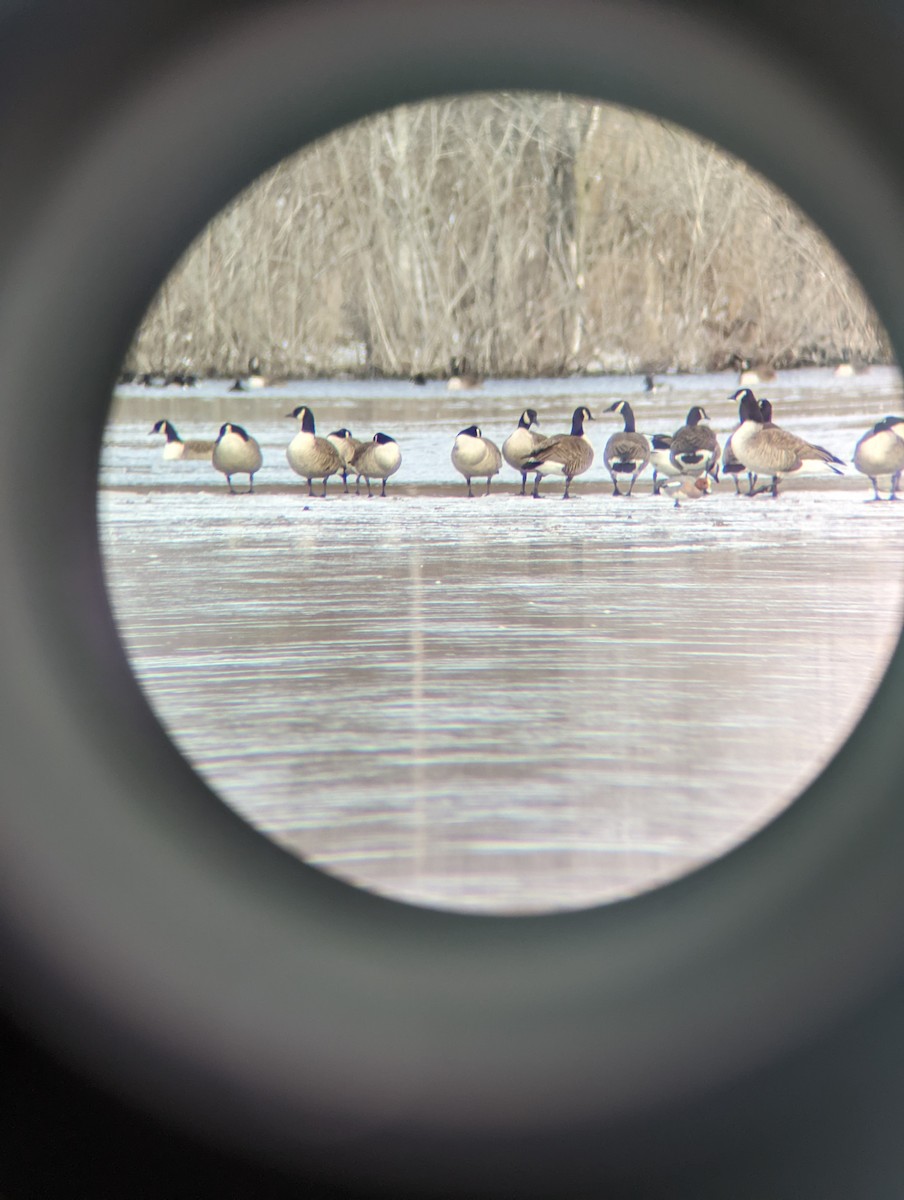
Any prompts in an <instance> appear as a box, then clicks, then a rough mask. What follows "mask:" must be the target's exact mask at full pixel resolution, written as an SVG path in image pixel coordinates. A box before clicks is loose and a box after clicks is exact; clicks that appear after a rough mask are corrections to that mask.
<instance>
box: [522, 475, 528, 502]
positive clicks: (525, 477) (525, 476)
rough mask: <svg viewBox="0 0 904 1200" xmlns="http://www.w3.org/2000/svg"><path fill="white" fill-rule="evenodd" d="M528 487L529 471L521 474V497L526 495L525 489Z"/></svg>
mask: <svg viewBox="0 0 904 1200" xmlns="http://www.w3.org/2000/svg"><path fill="white" fill-rule="evenodd" d="M526 487H527V471H522V472H521V495H522V496H523V495H524V489H525V488H526Z"/></svg>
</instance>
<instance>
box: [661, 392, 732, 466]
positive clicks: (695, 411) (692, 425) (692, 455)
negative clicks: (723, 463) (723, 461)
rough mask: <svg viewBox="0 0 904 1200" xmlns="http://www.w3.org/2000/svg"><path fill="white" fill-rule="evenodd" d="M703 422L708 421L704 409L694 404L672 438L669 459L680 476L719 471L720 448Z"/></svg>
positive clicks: (716, 439)
mask: <svg viewBox="0 0 904 1200" xmlns="http://www.w3.org/2000/svg"><path fill="white" fill-rule="evenodd" d="M705 420H709V417H708V416H707V414H706V411H705V409H703V408H701V406H700V405H699V404H695V405H694V406H693V407H692V408H691V410H690V411H689V412H688V414H687V420H686V421H685V423H684V425H682V426H681V428H680V429H679V430H678V431H677V432H676V434H675V436H674V437H673V438H672V445H671V449H670V451H669V457H670V458H671V460H672V466H674V467H675V468H676V469H677V470H678V471H679V472H680V473H681V474H682V475H702V474H703V473H704V471H706V472H708V473H710V474H712V473H713V472H714V471H718V469H719V454H720V451H721V447H720V445H719V441H718V438H717V437H716V435H715V434H714V433H713V431H712V430H711V429H710V427H709V426H708V425H704V424H703V423H702V422H703V421H705Z"/></svg>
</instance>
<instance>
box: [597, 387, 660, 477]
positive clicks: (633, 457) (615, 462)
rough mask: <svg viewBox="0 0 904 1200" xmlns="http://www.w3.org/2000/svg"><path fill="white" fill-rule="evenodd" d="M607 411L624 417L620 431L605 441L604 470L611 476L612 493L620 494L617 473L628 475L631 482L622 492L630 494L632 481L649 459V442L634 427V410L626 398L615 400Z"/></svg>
mask: <svg viewBox="0 0 904 1200" xmlns="http://www.w3.org/2000/svg"><path fill="white" fill-rule="evenodd" d="M606 412H607V413H618V414H619V415H620V416H622V417H623V418H624V421H625V428H624V431H623V432H622V433H613V435H612V437H611V438H609V440H608V442H606V449H605V450H604V451H603V461H604V462H605V464H606V470H607V471H608V472H609V474H610V476H611V477H612V495H613V496H620V495H622V493H621V492H620V491H619V490H618V478H617V476H618V475H630V476H631V482H630V483H629V484H628V490H627V492H625V493H624V494H625V495H626V496H630V495H631V489H632V488H633V487H634V481H635V480H636V479H637V476H638V475H639V474H640V473H641V471H642V470H643V469H644V467H646V465H647V463H648V462H649V461H650V443H649V442H648V441H647V439H646V438H645V437H644V435H643V434H642V433H637V431H636V430H635V428H634V412H633V409H632V408H631V405H630V404H629V403H628V402H627V400H616V401H615V403H614V404H610V406H609V407H608V408H607V409H606Z"/></svg>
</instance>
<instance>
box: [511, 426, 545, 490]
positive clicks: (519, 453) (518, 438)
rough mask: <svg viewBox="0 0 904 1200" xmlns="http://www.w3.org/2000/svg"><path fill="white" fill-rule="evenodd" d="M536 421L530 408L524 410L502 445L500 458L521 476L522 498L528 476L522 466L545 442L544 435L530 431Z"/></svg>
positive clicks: (533, 430)
mask: <svg viewBox="0 0 904 1200" xmlns="http://www.w3.org/2000/svg"><path fill="white" fill-rule="evenodd" d="M537 420H538V418H537V414H536V411H535V410H534V409H532V408H526V409H525V410H524V412H523V413H522V414H521V416H520V418H519V420H518V424H517V426H516V427H515V431H514V433H510V434H509V435H508V437H507V438H506V439H505V441H504V442H503V443H502V457H503V458H504V459H505V461H506V462H507V463H508V465H509V466H510V467H514V469H515V470H516V471H517V472H518V473H519V474H520V475H521V495H522V496H523V495H524V493H525V490H526V488H527V474H528V473H527V471H525V470H524V464H525V462H526V461H527V459H529V458H530V456H531V454H533V452H534V450H535V449H536V448H537V446H539V444H540V443H541V442H543V441H545V440H546V437H545V435H544V434H542V433H539V432H538V431H537V430H535V429H531V426H532V425H536V424H537Z"/></svg>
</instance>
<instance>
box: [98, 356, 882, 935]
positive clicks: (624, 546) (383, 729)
mask: <svg viewBox="0 0 904 1200" xmlns="http://www.w3.org/2000/svg"><path fill="white" fill-rule="evenodd" d="M669 383H670V384H671V390H669V391H666V392H663V393H656V394H655V395H652V396H646V395H644V393H643V392H642V390H641V382H640V381H639V380H624V379H618V380H612V379H604V380H592V381H590V380H581V381H577V382H575V381H561V380H554V381H539V382H538V381H531V382H529V383H528V382H521V383H519V382H518V381H506V382H504V383H503V382H500V383H496V384H493V385H489V384H488V385H486V386H485V387H484V388H483V389H481V390H480V391H475V392H473V393H468V394H467V395H458V396H455V397H454V398H453V397H452V396H451V395H447V394H446V393H445V392H444V391H443V390H442V388H441V387H440V385H433V387H431V388H427V389H424V388H416V387H414V386H413V385H409V384H404V383H402V384H399V383H395V384H389V383H380V384H360V385H359V384H351V383H341V384H337V383H332V384H322V383H308V384H294V385H288V384H287V385H283V386H282V387H280V388H273V389H266V390H265V391H262V392H259V393H253V394H248V395H241V396H238V397H236V396H232V397H230V396H228V395H227V394H226V393H225V387H226V386H228V383H227V385H225V386H224V385H223V384H222V383H221V384H219V385H216V384H214V383H208V384H205V385H204V386H203V387H202V388H201V389H199V390H198V391H199V393H200V394H193V393H190V392H178V393H174V392H170V391H167V392H166V393H160V394H155V393H154V392H153V391H152V390H151V389H144V388H141V389H128V390H125V389H124V390H121V391H120V392H119V393H118V396H117V403H116V405H115V407H114V411H113V414H112V418H111V423H110V425H109V426H108V430H107V435H106V438H105V445H104V451H103V461H102V464H101V474H100V481H101V487H100V492H99V507H98V512H99V522H100V529H101V539H102V544H103V548H104V554H105V561H106V570H107V579H108V586H109V589H110V593H111V597H112V601H113V605H114V610H115V612H116V616H117V620H118V623H119V627H120V630H121V633H122V636H123V640H124V642H125V644H126V647H127V649H128V652H129V655H130V658H131V661H132V663H133V666H134V669H135V672H136V675H137V677H138V679H139V681H140V683H141V685H142V687H143V688H144V690H145V692H146V694H147V695H148V697H149V700H150V702H151V704H152V706H153V707H154V709H155V711H156V712H157V714H158V716H159V718H160V720H161V722H162V723H163V724H164V726H165V727H166V728H167V730H168V731H169V733H170V735H171V736H172V737H173V739H174V741H175V742H176V744H177V745H178V746H179V747H180V749H181V750H182V752H183V753H184V754H185V755H186V757H187V758H188V759H189V761H190V762H192V764H193V765H194V766H195V768H196V769H197V770H198V771H199V773H200V774H201V775H203V777H204V778H205V779H206V780H207V781H208V782H209V783H210V785H211V786H212V787H213V788H214V789H215V790H216V791H217V792H218V793H219V795H220V796H221V797H222V798H223V799H224V801H226V802H227V803H228V804H229V805H231V806H232V807H233V808H234V809H236V810H237V811H238V812H240V813H241V814H243V815H244V816H245V817H246V818H247V819H248V820H249V821H250V822H251V823H252V824H254V825H255V826H257V827H258V828H259V829H261V830H263V831H264V832H266V833H268V834H269V835H270V836H272V837H273V838H275V839H276V840H277V841H278V842H279V843H281V844H282V845H284V846H286V847H288V848H289V849H291V850H293V851H295V852H297V853H298V854H300V855H301V856H302V857H304V858H305V859H306V860H307V861H309V862H312V863H314V864H317V865H320V866H322V867H324V868H325V869H327V870H329V871H331V872H333V873H335V874H337V875H339V876H341V877H342V878H344V879H347V880H350V881H352V882H354V883H357V884H360V885H362V886H366V887H370V888H373V889H374V890H377V891H380V892H381V893H383V894H387V895H391V896H395V897H398V898H402V899H406V900H410V901H412V902H416V903H423V904H428V905H435V906H440V907H449V908H456V909H462V910H467V911H496V912H530V911H540V910H546V909H557V908H574V907H581V906H584V905H588V904H594V903H599V902H603V901H608V900H612V899H616V898H618V897H622V896H627V895H631V894H633V893H636V892H638V891H641V890H644V889H646V888H649V887H651V886H654V885H655V884H658V883H661V882H664V881H666V880H668V879H670V878H674V877H675V876H677V875H680V874H682V873H684V872H686V871H687V870H689V869H692V868H693V867H695V866H698V865H700V864H701V863H704V862H706V861H707V860H709V859H711V858H712V857H714V856H716V855H718V854H720V853H723V852H724V851H725V850H727V849H728V848H730V847H731V846H734V845H736V844H738V843H739V842H740V841H742V840H743V839H744V838H745V837H747V836H748V835H749V834H750V833H751V832H753V831H754V830H756V829H758V828H761V827H762V826H763V825H764V824H765V823H766V822H768V821H769V820H770V819H771V818H772V817H773V816H774V815H775V814H776V813H778V812H780V811H781V810H782V809H783V808H784V807H785V806H786V805H787V804H788V803H789V802H790V801H791V800H793V798H794V797H795V796H796V795H797V794H799V792H800V791H801V789H802V788H803V787H805V786H806V784H807V783H808V782H809V781H810V780H811V779H812V778H813V777H814V776H815V775H816V774H817V773H818V772H819V771H820V769H821V768H822V767H823V766H824V765H825V763H826V762H827V761H828V759H829V758H830V756H831V754H832V753H833V751H834V750H835V749H836V748H837V747H838V746H839V745H840V743H841V742H843V740H844V739H845V737H846V736H847V734H848V733H849V731H850V729H851V728H852V726H853V725H854V723H855V722H856V721H857V719H858V717H859V716H860V714H861V713H862V711H863V709H864V707H865V705H866V704H867V703H868V701H869V698H870V696H871V695H872V692H873V691H874V689H875V686H876V684H877V682H878V681H879V679H880V678H881V676H882V673H883V671H884V669H885V667H886V665H887V662H888V659H889V657H890V655H891V653H892V651H893V649H894V647H895V645H896V643H897V640H898V637H899V635H900V631H901V622H902V586H901V585H902V583H904V578H902V561H904V553H902V552H904V503H902V504H897V505H894V504H869V503H866V500H867V499H868V497H869V496H870V495H871V489H870V485H869V484H868V482H867V481H866V480H865V479H863V478H862V477H860V476H858V475H856V473H852V475H851V477H845V478H843V479H839V480H834V479H832V480H831V481H829V482H828V483H827V484H823V482H822V479H820V480H819V481H818V486H817V485H816V481H813V482H814V486H812V487H811V486H809V484H808V483H807V481H798V482H797V483H796V485H795V487H794V488H789V490H788V492H787V494H783V495H782V496H781V497H780V498H779V499H778V500H777V501H773V500H772V499H771V498H768V497H757V498H754V499H752V500H748V499H745V498H740V499H739V498H737V497H736V496H735V495H734V487H733V485H732V484H731V483H723V484H721V485H720V486H719V488H718V489H717V490H716V491H714V493H713V495H712V496H711V497H709V498H707V499H706V500H705V501H702V502H700V503H696V504H689V505H686V506H684V507H682V508H680V509H675V508H674V507H673V505H672V502H671V500H668V499H666V498H654V497H652V496H651V495H650V487H649V477H648V475H647V476H645V477H642V479H641V481H640V482H639V484H638V494H637V495H636V496H635V497H634V498H632V499H631V500H617V499H614V498H612V497H611V496H610V495H609V494H608V492H609V485H608V477H607V476H606V474H605V470H604V468H603V466H602V463H601V458H602V447H603V445H604V444H605V439H606V437H608V435H609V433H610V432H612V431H614V430H615V429H616V428H619V427H620V422H619V421H618V420H617V419H616V418H614V417H611V416H610V417H606V418H604V417H603V415H602V413H603V409H605V408H606V407H607V406H608V404H610V403H611V402H612V400H613V399H615V398H617V397H621V396H625V397H627V398H629V399H630V400H631V401H632V403H633V404H634V406H635V411H636V413H637V416H638V427H639V428H641V429H644V430H646V431H648V432H656V431H658V430H659V429H662V430H664V431H672V430H674V428H676V427H677V425H680V424H681V423H682V421H683V418H684V415H685V413H686V411H687V409H688V407H689V406H690V405H691V404H693V403H698V402H702V403H704V404H705V405H706V407H707V410H708V411H709V413H710V416H711V417H712V424H713V425H714V427H715V428H716V429H717V432H719V433H720V434H722V433H724V432H727V431H728V430H730V429H731V428H732V426H733V423H734V420H735V418H734V414H733V412H732V407H733V406H732V405H731V404H730V403H729V402H728V400H727V397H728V395H729V394H730V392H731V391H733V390H734V386H735V385H734V380H733V378H732V377H729V376H723V377H719V376H711V377H695V378H693V379H686V378H685V379H679V378H675V379H670V380H669ZM764 393H765V394H768V395H769V396H770V397H771V398H773V399H774V401H775V404H776V418H777V420H778V421H779V423H780V424H782V425H785V426H786V427H788V428H791V429H793V430H794V431H796V432H799V433H801V434H802V435H803V436H805V437H808V438H810V439H811V440H813V441H816V442H819V443H821V444H823V445H826V446H828V447H829V448H830V449H832V450H833V451H835V452H836V453H837V454H839V455H840V456H841V457H844V458H846V459H847V458H849V457H850V455H851V452H852V449H853V445H854V442H855V441H856V440H857V437H859V435H860V434H861V433H862V432H863V431H864V430H865V429H866V428H867V427H868V426H869V425H870V424H871V423H872V422H874V421H875V420H877V419H878V418H879V417H881V416H884V415H885V414H886V413H888V412H894V411H897V412H900V411H901V410H902V402H901V390H900V377H899V375H898V373H897V372H896V371H891V370H889V371H877V370H876V369H874V370H873V372H871V373H870V375H868V376H864V377H856V378H855V379H852V380H843V381H842V380H835V379H834V377H832V376H831V374H830V373H829V372H815V371H814V372H795V373H789V375H788V376H787V377H785V376H783V377H781V378H780V380H779V383H778V384H775V385H772V386H770V387H769V388H768V389H764ZM528 401H529V402H530V403H531V404H532V406H533V407H535V408H538V409H539V410H540V416H541V422H542V427H543V428H544V429H548V430H549V431H551V432H552V431H558V430H561V429H565V428H567V424H568V418H569V417H570V412H571V409H572V408H573V407H574V405H575V404H576V403H581V402H586V403H587V404H588V405H589V407H590V408H591V410H592V411H593V412H594V415H595V416H596V417H597V422H596V424H595V425H593V426H591V427H590V431H591V436H592V437H593V440H594V442H595V444H596V448H597V461H596V463H595V464H594V467H593V469H592V471H591V472H590V473H588V475H586V476H582V477H581V478H579V479H578V480H577V481H576V482H575V484H574V486H573V493H574V494H575V496H580V499H576V500H575V501H574V502H572V503H568V504H564V503H562V502H561V501H560V500H559V499H558V498H555V499H554V498H553V497H558V495H559V494H560V493H561V481H555V480H551V481H548V482H547V483H546V484H544V487H543V490H544V492H548V493H549V495H550V499H548V500H546V501H544V502H542V503H537V502H535V501H532V500H530V499H522V498H520V497H519V496H517V495H516V494H515V491H516V490H517V486H518V485H520V479H519V478H518V477H516V476H515V474H514V473H513V472H511V471H509V470H508V469H505V470H504V472H503V475H502V476H501V477H500V479H498V480H497V481H496V482H495V483H494V485H493V486H494V493H493V494H491V495H490V496H489V497H488V498H482V499H475V500H471V501H469V500H467V499H465V498H464V485H463V483H462V481H461V479H460V477H457V476H456V474H455V472H454V470H453V468H452V466H451V463H450V461H449V451H450V449H451V443H452V439H453V438H454V435H455V434H456V433H457V432H458V430H459V429H460V428H462V427H464V426H465V425H467V424H469V423H470V422H471V421H474V420H476V421H477V422H478V423H479V424H481V426H482V428H483V429H484V431H485V432H486V433H487V435H488V436H491V437H494V438H495V439H497V440H498V441H500V442H501V441H502V439H503V438H504V437H505V436H506V434H507V433H508V432H509V431H510V430H511V428H512V427H513V425H514V423H515V421H516V420H517V417H518V414H519V412H520V410H521V407H523V404H524V403H527V402H528ZM304 402H307V403H309V404H310V406H311V407H312V408H313V409H314V412H315V415H316V416H317V420H318V431H319V432H324V433H325V432H328V431H329V430H331V429H334V428H336V427H337V426H340V425H348V426H350V427H351V428H352V430H353V431H354V433H355V434H356V435H357V436H360V437H368V436H370V434H371V433H372V432H373V430H375V429H384V430H385V431H386V432H388V433H392V434H393V436H395V437H396V438H397V440H398V441H399V444H400V446H401V448H402V453H403V463H402V468H401V470H400V472H399V474H398V476H397V477H396V478H395V479H393V480H391V481H390V484H389V496H388V498H387V499H386V500H379V499H376V498H375V499H373V500H367V499H366V498H364V497H362V498H360V499H357V498H355V497H354V496H350V497H345V496H342V495H341V494H340V492H339V489H338V487H337V485H336V484H335V483H331V485H330V489H329V491H330V494H329V497H328V499H327V500H326V501H323V500H320V499H313V500H309V499H308V498H307V496H306V494H305V493H306V485H304V484H303V483H301V481H299V480H298V479H297V477H296V476H294V475H293V473H292V472H291V470H290V469H289V467H288V464H287V463H286V461H285V445H286V443H287V442H288V440H289V438H290V436H291V435H292V433H293V432H294V428H293V424H292V422H290V421H288V420H286V419H285V417H284V414H285V413H286V412H288V411H289V409H290V408H292V407H294V405H295V404H296V403H304ZM163 416H168V417H170V418H171V419H172V420H173V421H174V422H175V423H176V425H177V426H178V428H179V431H180V433H182V434H183V436H185V437H195V436H213V435H214V434H215V432H216V428H217V427H218V426H219V424H220V422H221V421H222V420H225V419H231V420H235V421H238V422H239V423H241V424H244V425H245V426H246V427H247V428H248V429H249V431H250V432H252V433H254V434H255V436H257V437H258V438H259V440H260V441H261V444H262V447H263V450H264V466H263V468H262V470H261V472H260V475H259V482H258V490H257V494H255V495H254V496H236V497H231V496H229V495H228V493H227V491H226V486H225V480H224V479H223V477H222V476H220V475H218V474H216V473H215V472H214V471H213V470H212V468H211V467H210V466H209V464H207V463H204V462H200V463H198V462H191V463H178V462H176V463H173V462H164V461H163V460H162V458H161V447H162V440H161V439H159V438H151V437H149V436H148V430H149V429H150V427H151V424H152V423H153V422H154V421H155V420H157V419H158V418H159V417H163ZM396 481H397V482H396ZM237 482H239V485H240V486H241V481H237ZM766 748H768V752H765V750H766Z"/></svg>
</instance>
